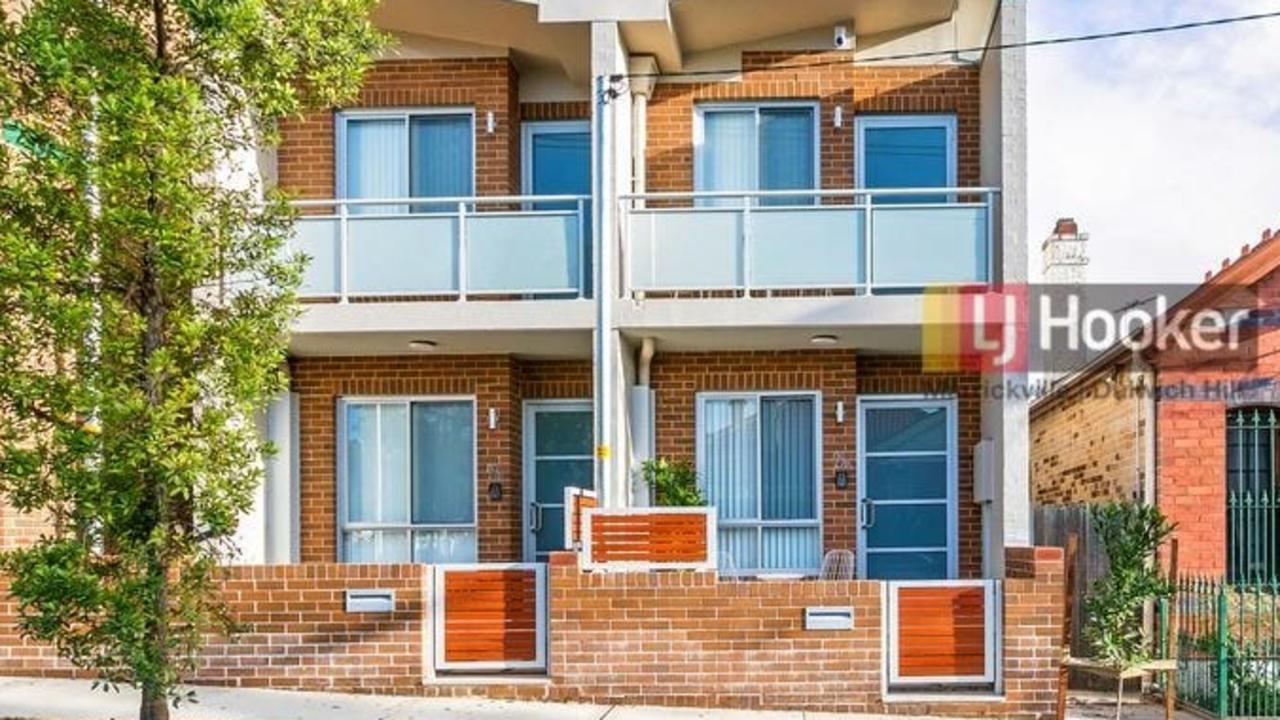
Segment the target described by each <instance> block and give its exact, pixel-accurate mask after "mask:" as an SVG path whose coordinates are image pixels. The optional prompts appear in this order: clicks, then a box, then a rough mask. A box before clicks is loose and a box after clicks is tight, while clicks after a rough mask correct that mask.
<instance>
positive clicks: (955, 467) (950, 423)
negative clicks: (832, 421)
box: [854, 395, 960, 582]
mask: <svg viewBox="0 0 1280 720" xmlns="http://www.w3.org/2000/svg"><path fill="white" fill-rule="evenodd" d="M927 407H935V408H941V409H942V410H944V411H945V412H946V413H947V453H946V455H947V499H946V501H945V503H946V506H947V577H946V578H939V579H940V580H955V579H957V578H958V577H959V576H960V557H959V555H960V554H959V545H960V531H959V530H960V528H959V505H960V502H959V499H960V491H959V447H958V444H959V424H960V418H959V404H958V402H957V399H956V397H955V396H954V395H944V396H937V395H864V396H860V397H858V398H857V416H856V418H857V420H856V423H857V432H858V439H857V448H858V458H857V470H856V474H855V476H854V477H856V478H857V482H856V483H855V485H856V486H857V498H856V502H855V505H854V517H855V522H856V523H857V528H858V532H857V550H858V552H857V566H858V567H857V574H858V577H860V578H866V577H867V529H866V528H864V527H863V526H862V501H863V500H864V499H865V498H866V491H867V483H866V477H867V467H866V466H867V450H866V447H867V442H866V427H867V423H866V412H867V410H868V409H869V408H870V409H875V410H879V409H884V408H927ZM892 454H893V455H895V456H906V455H909V454H910V453H907V452H901V453H892ZM921 454H926V455H937V454H939V452H938V451H928V452H922V453H921ZM933 504H941V503H938V502H935V503H933ZM938 549H939V548H936V547H933V546H929V547H927V548H899V549H897V550H898V551H900V552H912V551H928V552H937V551H938ZM913 582H915V581H913Z"/></svg>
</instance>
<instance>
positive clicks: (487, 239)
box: [290, 195, 591, 303]
mask: <svg viewBox="0 0 1280 720" xmlns="http://www.w3.org/2000/svg"><path fill="white" fill-rule="evenodd" d="M294 205H295V207H297V208H298V209H299V210H300V211H301V212H302V215H300V216H299V217H298V219H297V222H296V224H295V231H294V235H293V238H292V242H291V244H290V247H291V249H292V250H294V251H296V252H301V253H303V254H304V255H306V256H307V258H308V262H307V265H306V269H305V271H304V275H303V282H302V288H301V290H300V292H299V295H300V297H301V298H303V299H304V300H335V301H337V302H339V303H345V302H348V301H350V300H351V299H353V298H374V299H396V298H412V297H444V298H454V299H458V300H466V299H467V298H469V297H478V296H505V295H515V296H520V297H585V296H586V295H587V294H588V288H589V287H590V276H589V270H588V268H589V267H590V240H589V235H590V226H591V222H590V216H589V213H590V197H588V196H585V195H538V196H533V195H510V196H485V197H417V198H377V199H366V198H360V199H346V200H301V201H298V202H296V203H294Z"/></svg>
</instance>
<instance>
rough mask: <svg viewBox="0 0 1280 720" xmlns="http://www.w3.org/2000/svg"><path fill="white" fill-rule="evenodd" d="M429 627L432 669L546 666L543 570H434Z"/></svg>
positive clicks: (515, 567)
mask: <svg viewBox="0 0 1280 720" xmlns="http://www.w3.org/2000/svg"><path fill="white" fill-rule="evenodd" d="M435 584H436V587H435V603H434V605H435V607H434V608H433V625H434V628H435V637H436V648H435V666H436V669H438V670H452V669H472V670H475V669H511V668H541V667H545V664H546V652H545V647H546V621H547V618H546V566H544V565H497V566H492V567H486V566H483V565H479V566H438V567H436V571H435Z"/></svg>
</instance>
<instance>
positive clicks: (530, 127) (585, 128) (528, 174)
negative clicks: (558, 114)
mask: <svg viewBox="0 0 1280 720" xmlns="http://www.w3.org/2000/svg"><path fill="white" fill-rule="evenodd" d="M590 132H591V121H590V120H537V121H530V122H525V123H521V124H520V187H521V192H522V193H523V194H525V195H532V194H533V137H534V136H535V135H572V134H577V133H590Z"/></svg>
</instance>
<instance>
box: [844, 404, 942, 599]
mask: <svg viewBox="0 0 1280 720" xmlns="http://www.w3.org/2000/svg"><path fill="white" fill-rule="evenodd" d="M955 428H956V421H955V403H954V401H952V400H949V399H943V400H923V399H921V400H915V399H869V398H863V399H862V400H861V401H860V403H859V418H858V433H859V438H858V473H857V477H858V566H859V573H858V576H859V577H863V578H867V579H872V580H943V579H947V578H952V577H954V576H955V575H956V538H957V532H956V440H955V438H956V429H955Z"/></svg>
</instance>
